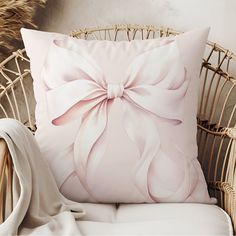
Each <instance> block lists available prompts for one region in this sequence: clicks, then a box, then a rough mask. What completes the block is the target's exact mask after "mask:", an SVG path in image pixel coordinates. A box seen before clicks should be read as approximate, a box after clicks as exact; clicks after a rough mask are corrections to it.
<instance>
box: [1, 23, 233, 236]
mask: <svg viewBox="0 0 236 236" xmlns="http://www.w3.org/2000/svg"><path fill="white" fill-rule="evenodd" d="M176 34H179V32H177V31H174V30H171V29H168V28H156V27H154V26H137V25H116V26H114V27H105V28H93V29H83V30H77V31H74V32H72V34H71V36H72V37H76V38H83V39H93V40H96V39H106V40H133V39H147V38H156V37H165V36H169V35H176ZM235 72H236V55H234V54H233V53H232V52H230V51H229V50H226V49H224V48H222V47H221V46H219V45H217V44H215V43H211V42H208V43H207V48H206V52H205V56H204V58H203V62H202V68H201V86H200V91H199V95H200V99H199V109H198V117H197V120H198V145H199V161H200V163H201V165H202V168H203V171H204V174H205V177H206V180H207V182H208V187H209V191H210V194H211V196H215V197H216V198H217V199H218V204H219V206H220V207H222V208H223V209H224V210H225V211H226V212H227V213H228V214H229V215H230V217H231V219H232V222H233V225H234V230H235V231H236V196H235V194H236V126H235V125H236V79H235V78H234V77H233V76H232V74H235ZM0 82H1V84H0V99H1V100H0V117H2V118H3V117H10V118H14V119H17V120H19V121H21V122H22V123H23V124H25V125H26V126H27V127H28V128H29V129H30V130H31V131H32V132H34V131H35V130H36V126H35V119H34V107H35V101H34V98H33V90H32V78H31V74H30V70H29V59H28V58H27V57H26V55H25V50H24V49H23V50H18V51H16V52H14V53H13V54H12V55H11V56H10V57H8V58H7V59H6V60H5V61H3V62H2V63H0ZM0 145H1V148H0V222H3V221H4V219H6V218H7V216H8V215H9V213H10V212H11V210H12V209H13V205H14V196H13V184H12V181H13V178H14V166H13V165H12V161H11V157H10V155H9V153H8V150H7V146H6V144H5V142H4V141H3V140H0Z"/></svg>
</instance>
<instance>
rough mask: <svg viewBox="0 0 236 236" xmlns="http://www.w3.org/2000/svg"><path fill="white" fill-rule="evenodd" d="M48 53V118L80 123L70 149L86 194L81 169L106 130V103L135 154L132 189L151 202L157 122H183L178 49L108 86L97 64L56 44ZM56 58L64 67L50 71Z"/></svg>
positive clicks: (140, 63) (147, 55) (151, 56)
mask: <svg viewBox="0 0 236 236" xmlns="http://www.w3.org/2000/svg"><path fill="white" fill-rule="evenodd" d="M51 50H54V51H56V53H51V54H52V55H57V58H56V57H52V56H51V57H50V54H49V56H48V58H47V61H46V66H45V68H44V71H43V74H42V75H43V78H44V82H45V84H46V86H47V87H48V91H47V103H48V112H49V115H50V118H51V122H52V123H53V124H54V125H63V124H66V123H68V122H71V121H72V120H76V119H78V118H82V124H81V126H80V129H79V132H78V134H77V138H76V140H75V143H74V162H75V166H76V170H77V173H78V176H79V177H80V180H81V183H82V184H83V186H84V187H85V189H86V190H87V191H88V192H89V191H90V190H89V187H88V186H87V184H86V169H87V165H88V162H89V161H90V153H91V150H92V149H93V147H94V146H95V145H96V142H97V141H98V140H99V139H100V138H101V137H102V135H103V133H104V131H105V130H106V127H107V116H108V115H109V114H108V107H109V106H112V103H110V102H109V101H110V100H112V99H120V100H121V102H122V106H123V126H124V128H125V130H126V132H127V134H128V136H129V138H130V139H131V140H132V141H133V142H134V143H135V145H136V146H137V148H138V150H139V154H140V161H139V162H138V163H137V165H136V167H135V168H134V179H135V183H136V185H137V187H138V189H139V190H140V192H141V193H142V194H143V195H145V197H148V198H150V196H147V194H146V192H148V190H147V189H146V188H147V175H148V174H147V173H148V168H149V166H150V163H151V162H152V160H153V158H154V157H155V156H157V155H158V152H159V151H160V146H161V144H160V137H159V134H158V130H157V126H156V122H157V121H158V120H161V121H162V122H166V123H168V124H170V125H178V124H180V123H181V122H182V121H183V112H184V99H185V94H186V91H187V88H188V84H189V79H188V77H187V75H186V70H185V68H184V66H183V64H182V62H181V59H180V55H179V50H178V46H177V43H176V42H175V41H173V42H170V43H168V44H167V45H164V46H159V47H156V48H154V49H151V50H148V51H146V52H144V53H142V54H140V55H137V56H136V57H135V58H133V60H132V61H131V63H130V65H129V66H128V68H127V70H126V71H125V72H124V78H122V79H121V81H124V82H123V83H119V84H112V83H108V82H107V81H108V80H107V79H106V76H105V73H103V72H102V70H101V69H100V68H99V66H98V65H97V64H96V62H94V61H93V60H92V59H91V58H85V57H82V56H81V55H80V54H79V53H78V52H75V51H73V50H71V49H67V48H65V47H63V46H61V45H60V41H54V43H53V44H52V46H51ZM58 58H63V60H64V61H65V63H66V65H65V66H63V65H61V67H60V68H58V66H57V68H55V65H58V64H57V63H56V62H57V61H58V60H59V59H58ZM67 61H70V62H71V61H72V63H67ZM48 65H50V66H48ZM58 70H59V72H58ZM103 145H106V140H104V143H103ZM144 189H146V190H144Z"/></svg>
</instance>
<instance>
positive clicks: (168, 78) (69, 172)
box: [21, 29, 213, 203]
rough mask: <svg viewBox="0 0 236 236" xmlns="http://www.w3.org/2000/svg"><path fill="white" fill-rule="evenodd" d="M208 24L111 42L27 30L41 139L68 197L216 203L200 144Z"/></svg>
mask: <svg viewBox="0 0 236 236" xmlns="http://www.w3.org/2000/svg"><path fill="white" fill-rule="evenodd" d="M208 31H209V29H199V30H195V31H190V32H188V33H184V34H181V35H179V36H175V37H167V38H160V39H152V40H134V41H130V42H128V41H120V42H111V41H99V40H91V41H86V40H81V39H74V38H71V37H69V36H66V35H62V34H58V33H46V32H40V31H35V30H28V29H22V31H21V32H22V36H23V40H24V44H25V47H26V51H27V55H28V56H29V58H30V61H31V72H32V76H33V80H34V93H35V99H36V102H37V106H36V124H37V128H38V129H37V132H36V139H37V141H38V144H39V146H40V148H41V150H42V153H43V155H44V156H45V158H46V160H47V161H48V163H49V165H50V167H51V170H52V172H53V174H54V176H55V179H56V182H57V184H58V187H59V188H60V190H61V192H62V193H63V194H64V195H65V196H67V197H68V198H70V199H72V200H76V201H79V202H106V203H114V202H125V203H138V202H201V203H212V202H213V199H211V198H210V197H209V194H208V191H207V186H206V183H205V179H204V176H203V173H202V170H201V167H200V164H199V162H198V160H197V143H196V132H197V123H196V113H197V102H198V83H199V71H200V64H201V59H202V56H203V52H204V48H205V44H206V40H207V36H208Z"/></svg>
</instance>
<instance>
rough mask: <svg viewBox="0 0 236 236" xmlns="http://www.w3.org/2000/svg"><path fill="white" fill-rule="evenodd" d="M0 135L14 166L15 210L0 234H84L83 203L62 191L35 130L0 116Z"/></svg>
mask: <svg viewBox="0 0 236 236" xmlns="http://www.w3.org/2000/svg"><path fill="white" fill-rule="evenodd" d="M0 137H1V138H2V139H4V140H5V142H6V143H7V147H8V149H9V152H10V155H11V159H12V162H13V166H14V178H13V188H14V191H13V199H14V203H13V204H14V205H13V211H12V212H11V214H10V215H9V216H8V217H7V219H6V220H5V221H4V222H3V223H2V224H0V235H2V236H7V235H9V236H10V235H31V236H33V235H35V236H36V235H38V236H39V235H48V236H53V235H81V232H80V229H79V228H78V225H77V221H78V219H79V218H81V217H82V216H84V214H85V211H84V209H83V206H82V205H81V204H80V203H76V202H73V201H70V200H68V199H66V198H65V197H64V196H63V195H62V194H61V193H60V192H59V190H58V187H57V185H56V182H55V179H54V178H53V175H52V173H51V171H50V168H49V166H48V165H47V163H46V162H45V161H44V158H43V157H42V155H41V152H40V150H39V147H38V145H37V143H36V141H35V138H34V136H33V135H32V133H31V132H30V131H29V130H28V129H27V128H26V127H25V126H24V125H23V124H21V123H20V122H18V121H16V120H13V119H0ZM2 200H3V199H2Z"/></svg>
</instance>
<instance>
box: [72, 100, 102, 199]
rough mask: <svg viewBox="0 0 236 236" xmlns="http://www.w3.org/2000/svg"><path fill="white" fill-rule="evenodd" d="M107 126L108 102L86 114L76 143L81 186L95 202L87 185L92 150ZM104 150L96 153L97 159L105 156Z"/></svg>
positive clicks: (75, 159)
mask: <svg viewBox="0 0 236 236" xmlns="http://www.w3.org/2000/svg"><path fill="white" fill-rule="evenodd" d="M106 125H107V100H104V101H103V102H101V103H100V104H98V105H97V106H96V107H95V108H94V109H92V110H90V111H89V112H88V113H86V114H84V117H83V121H82V124H81V127H80V129H79V132H78V135H77V137H76V140H75V143H74V162H75V166H76V172H77V174H78V177H79V179H80V181H81V184H82V185H83V187H84V188H85V190H86V191H87V192H88V194H89V195H90V197H91V198H93V199H94V200H95V198H94V197H93V195H92V193H91V192H92V191H91V190H90V189H89V187H88V183H87V170H88V163H89V159H90V155H91V152H92V149H93V148H94V145H95V144H96V142H97V141H98V140H99V139H100V137H101V136H102V135H103V133H104V130H105V129H106ZM103 152H104V148H103V150H99V151H96V157H95V158H99V157H101V156H102V155H103Z"/></svg>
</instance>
